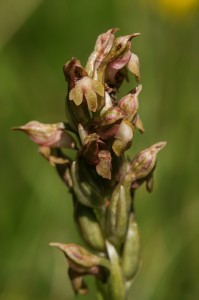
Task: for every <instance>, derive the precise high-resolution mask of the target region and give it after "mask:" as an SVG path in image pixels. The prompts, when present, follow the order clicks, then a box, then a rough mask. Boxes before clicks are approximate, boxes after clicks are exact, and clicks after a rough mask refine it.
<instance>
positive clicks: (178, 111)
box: [0, 0, 199, 300]
mask: <svg viewBox="0 0 199 300" xmlns="http://www.w3.org/2000/svg"><path fill="white" fill-rule="evenodd" d="M146 2H147V1H142V2H139V1H138V0H137V1H130V0H126V1H118V0H116V1H105V0H103V1H99V0H97V1H91V0H85V1H82V2H80V1H77V0H73V1H69V0H68V1H59V2H58V1H55V0H49V1H44V0H43V1H42V0H41V1H39V0H37V1H36V0H34V1H33V0H29V1H25V0H20V1H17V2H15V1H14V0H9V1H6V0H1V1H0V20H1V21H0V47H1V52H0V66H1V68H0V82H1V86H0V99H1V109H0V122H1V143H0V150H1V175H0V176H1V177H0V179H1V180H0V182H1V212H0V233H1V247H0V266H1V268H0V299H4V300H18V299H20V300H27V299H30V300H31V299H42V300H44V299H60V300H61V299H68V300H70V299H74V295H73V292H72V289H71V286H70V283H69V280H68V278H67V272H66V267H65V265H64V258H63V257H62V256H61V255H60V253H57V251H55V250H54V249H51V248H50V247H49V246H48V243H49V242H50V241H60V242H78V243H81V240H80V239H79V236H78V234H77V233H76V229H75V226H74V224H73V220H72V205H71V201H70V196H69V195H68V193H67V191H66V189H65V186H64V185H63V184H62V182H60V180H59V178H58V177H57V176H56V172H55V171H54V169H53V168H52V167H50V166H49V165H48V164H47V163H46V161H44V160H43V159H42V158H41V157H40V156H38V155H37V148H36V146H35V145H33V144H32V143H31V142H30V141H29V140H27V139H26V137H24V136H22V135H20V134H17V133H13V132H11V131H10V128H11V127H13V126H16V125H20V124H23V123H25V122H27V121H29V120H33V119H37V120H39V121H43V122H57V121H60V120H64V119H65V112H64V98H65V94H66V84H65V82H64V77H63V74H62V66H63V64H64V63H65V62H66V61H67V60H69V59H70V58H71V57H72V56H76V57H78V58H79V59H80V60H81V61H82V63H83V64H84V63H85V62H86V59H87V57H88V55H89V54H90V52H91V51H92V49H93V46H94V42H95V39H96V37H97V35H98V34H100V33H101V32H103V31H105V30H107V29H108V28H111V27H119V28H120V29H121V34H128V33H132V32H141V36H140V37H139V38H137V39H136V40H135V41H134V43H133V51H134V52H135V53H136V54H138V55H139V57H140V60H141V75H142V84H143V92H142V94H141V97H140V115H141V117H142V120H143V122H144V125H145V128H146V133H145V134H144V135H139V134H136V136H135V142H134V147H132V152H131V155H133V154H135V153H136V151H138V150H140V149H142V148H143V147H147V146H149V145H150V144H152V143H154V142H156V141H159V140H167V141H168V145H167V148H165V150H164V151H163V152H162V153H161V154H160V157H159V164H158V166H157V169H156V176H155V188H154V192H153V193H152V194H151V195H148V194H147V193H146V191H145V189H144V187H143V188H141V190H139V191H138V193H137V197H136V211H137V219H138V223H139V226H140V231H141V238H142V248H143V251H142V252H143V253H142V256H143V264H142V268H141V270H140V273H139V274H138V276H137V278H136V280H135V282H134V285H133V286H132V289H131V291H130V296H129V299H137V300H145V299H146V300H156V299H161V300H164V299H165V300H166V299H170V300H173V299H175V300H176V299H181V300H195V299H198V295H199V285H198V282H199V272H198V270H199V258H198V253H199V238H198V237H199V220H198V212H199V199H198V198H199V196H198V175H199V174H198V159H197V155H198V152H199V140H198V130H199V123H198V112H199V102H198V86H199V76H198V62H199V59H198V49H199V40H198V34H199V19H198V15H199V14H198V12H197V11H196V12H194V14H193V15H187V16H185V15H184V17H183V18H181V19H179V18H175V16H174V15H173V16H172V18H171V17H167V16H166V14H165V15H164V16H163V14H162V13H161V14H159V12H158V10H157V9H156V8H153V7H151V6H150V5H149V4H147V3H146ZM16 3H17V4H16ZM133 85H134V82H133ZM126 88H127V90H128V89H131V88H132V85H126ZM123 92H124V90H121V94H122V93H123ZM91 283H92V281H91ZM91 285H92V284H91ZM80 298H81V297H78V299H80ZM83 298H84V299H95V296H94V288H92V292H91V294H90V295H88V296H87V297H83Z"/></svg>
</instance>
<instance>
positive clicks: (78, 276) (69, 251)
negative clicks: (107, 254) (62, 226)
mask: <svg viewBox="0 0 199 300" xmlns="http://www.w3.org/2000/svg"><path fill="white" fill-rule="evenodd" d="M50 246H53V247H56V248H58V249H60V250H61V251H62V252H63V253H64V255H65V257H66V259H67V262H68V265H69V270H68V273H69V277H70V280H71V283H72V286H73V289H74V292H75V293H76V294H82V295H84V294H87V292H88V288H87V285H86V284H85V282H84V279H83V276H85V275H93V276H95V277H97V278H98V279H99V280H101V281H102V282H104V281H105V279H106V278H107V276H108V273H109V268H110V264H109V261H108V260H107V259H106V258H100V257H99V256H96V255H94V254H92V253H90V252H89V251H88V250H86V249H85V248H83V247H81V246H79V245H76V244H62V243H50Z"/></svg>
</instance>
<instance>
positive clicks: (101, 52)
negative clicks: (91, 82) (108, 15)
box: [85, 28, 118, 78]
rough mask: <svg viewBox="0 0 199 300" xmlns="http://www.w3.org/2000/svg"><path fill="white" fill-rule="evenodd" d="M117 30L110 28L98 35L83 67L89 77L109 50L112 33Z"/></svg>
mask: <svg viewBox="0 0 199 300" xmlns="http://www.w3.org/2000/svg"><path fill="white" fill-rule="evenodd" d="M117 31H118V29H117V28H112V29H109V30H108V31H107V32H105V33H102V34H100V35H99V36H98V38H97V41H96V43H95V47H94V51H93V52H92V53H91V55H90V57H89V59H88V61H87V64H86V67H85V69H86V70H87V72H88V75H89V76H90V77H91V78H92V77H93V75H94V72H95V71H96V69H97V68H98V67H99V65H100V64H101V62H102V61H103V59H104V58H105V57H106V55H107V54H108V53H109V51H110V50H111V47H112V45H113V42H114V39H115V36H114V33H115V32H117Z"/></svg>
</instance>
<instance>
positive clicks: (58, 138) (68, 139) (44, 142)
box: [13, 121, 76, 149]
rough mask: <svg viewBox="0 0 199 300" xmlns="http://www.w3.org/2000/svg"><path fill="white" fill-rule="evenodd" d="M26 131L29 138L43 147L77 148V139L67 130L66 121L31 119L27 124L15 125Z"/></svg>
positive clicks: (18, 128) (16, 128) (17, 128)
mask: <svg viewBox="0 0 199 300" xmlns="http://www.w3.org/2000/svg"><path fill="white" fill-rule="evenodd" d="M13 129H14V130H20V131H23V132H24V133H26V134H27V135H28V136H29V138H30V139H31V140H32V141H33V142H34V143H36V144H38V145H39V146H42V147H49V148H71V149H75V148H76V143H75V140H74V139H73V138H72V136H71V135H70V134H69V133H68V132H67V131H66V129H65V125H64V123H61V122H60V123H55V124H44V123H40V122H38V121H30V122H28V123H27V124H25V125H23V126H20V127H15V128H13Z"/></svg>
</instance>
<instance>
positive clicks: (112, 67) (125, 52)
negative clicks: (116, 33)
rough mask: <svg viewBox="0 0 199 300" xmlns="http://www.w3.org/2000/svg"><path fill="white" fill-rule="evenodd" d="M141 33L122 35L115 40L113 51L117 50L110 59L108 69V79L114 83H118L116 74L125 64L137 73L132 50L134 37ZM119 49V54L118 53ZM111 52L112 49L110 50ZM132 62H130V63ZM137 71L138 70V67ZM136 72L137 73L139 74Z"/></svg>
mask: <svg viewBox="0 0 199 300" xmlns="http://www.w3.org/2000/svg"><path fill="white" fill-rule="evenodd" d="M138 35H139V33H135V34H132V35H127V36H122V37H119V38H118V39H116V40H115V43H114V44H113V47H112V51H115V56H113V58H112V59H111V60H110V62H109V64H108V65H107V69H106V78H107V81H108V82H109V83H111V84H113V85H117V81H118V80H117V78H116V74H117V73H118V72H119V71H120V70H122V69H123V68H124V67H125V66H127V67H128V68H129V67H130V71H131V72H132V71H133V72H132V73H133V74H135V73H134V72H135V69H136V68H135V63H134V61H133V57H134V56H133V54H132V53H131V51H130V47H131V42H130V40H131V39H132V38H133V37H136V36H138ZM118 51H119V54H118ZM110 52H111V51H110ZM129 62H130V64H129ZM136 71H137V73H138V70H137V69H136ZM137 73H136V74H137Z"/></svg>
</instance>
